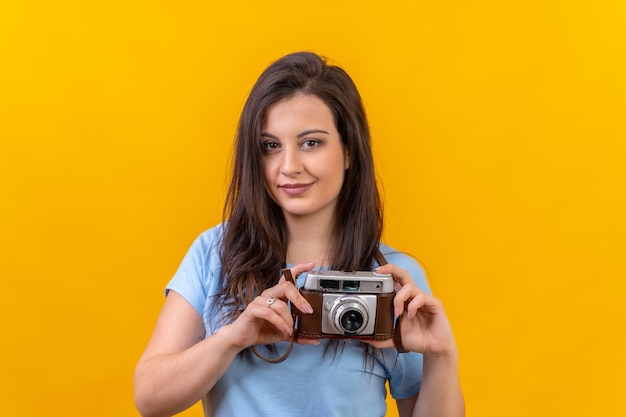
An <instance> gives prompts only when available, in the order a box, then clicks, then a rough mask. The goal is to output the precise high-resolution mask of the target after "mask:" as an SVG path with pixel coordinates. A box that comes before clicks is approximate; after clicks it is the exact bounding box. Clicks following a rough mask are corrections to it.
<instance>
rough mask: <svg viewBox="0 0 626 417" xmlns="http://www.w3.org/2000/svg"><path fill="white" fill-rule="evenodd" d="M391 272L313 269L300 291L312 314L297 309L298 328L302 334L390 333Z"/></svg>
mask: <svg viewBox="0 0 626 417" xmlns="http://www.w3.org/2000/svg"><path fill="white" fill-rule="evenodd" d="M394 288H395V286H394V281H393V278H392V277H391V274H378V273H376V272H368V271H355V272H343V271H312V272H309V273H308V274H307V277H306V279H305V282H304V285H303V287H302V288H301V289H300V293H301V294H302V296H303V297H304V298H306V300H307V301H308V302H309V304H311V306H312V307H313V314H303V313H301V312H299V311H298V312H297V316H298V324H297V330H298V334H299V336H302V337H305V338H313V339H319V338H336V337H339V338H362V339H375V340H386V339H390V338H392V337H393V323H394V317H393V298H394V296H395V294H396V293H395V289H394Z"/></svg>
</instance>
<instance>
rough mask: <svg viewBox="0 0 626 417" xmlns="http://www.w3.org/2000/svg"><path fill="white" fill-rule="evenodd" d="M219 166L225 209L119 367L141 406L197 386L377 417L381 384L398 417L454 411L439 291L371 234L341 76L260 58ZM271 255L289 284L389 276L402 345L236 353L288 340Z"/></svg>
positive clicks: (285, 296)
mask: <svg viewBox="0 0 626 417" xmlns="http://www.w3.org/2000/svg"><path fill="white" fill-rule="evenodd" d="M232 175H233V176H232V180H231V184H230V189H229V192H228V196H227V201H226V206H225V211H224V213H225V216H224V217H225V218H227V219H228V221H227V222H225V223H223V224H222V225H218V226H216V227H214V228H212V229H210V230H208V231H206V232H204V233H203V234H201V235H200V236H199V237H198V239H197V240H196V241H195V242H194V243H193V245H192V247H191V248H190V250H189V252H188V253H187V255H186V256H185V258H184V260H183V262H182V264H181V266H180V268H179V269H178V271H177V272H176V274H175V276H174V278H173V279H172V281H171V282H170V283H169V284H168V286H167V297H166V300H165V303H164V305H163V308H162V311H161V314H160V316H159V319H158V321H157V324H156V327H155V329H154V333H153V335H152V338H151V340H150V342H149V343H148V346H147V347H146V350H145V352H144V354H143V356H142V357H141V359H140V360H139V363H138V365H137V369H136V371H135V402H136V404H137V407H138V409H139V411H140V412H141V414H142V415H144V416H170V415H173V414H176V413H178V412H180V411H182V410H184V409H186V408H188V407H190V406H191V405H193V404H194V403H196V402H197V401H198V400H200V399H202V398H204V397H205V395H206V394H207V393H209V394H210V395H209V396H208V397H207V398H209V397H210V410H208V411H210V413H211V415H213V416H214V417H218V416H229V415H241V416H244V415H245V416H266V415H267V416H270V415H271V416H288V415H298V416H359V417H362V416H382V415H384V414H385V413H386V403H385V396H386V388H385V383H386V382H387V381H388V382H389V387H390V392H391V394H392V396H393V397H394V398H395V399H396V402H397V406H398V410H399V413H400V415H401V416H403V417H404V416H429V417H432V416H462V415H464V403H463V398H462V394H461V389H460V385H459V378H458V354H457V349H456V345H455V341H454V338H453V335H452V331H451V329H450V325H449V322H448V320H447V318H446V315H445V313H444V310H443V308H442V306H441V303H440V302H439V301H438V300H437V299H435V298H433V297H432V296H430V295H429V294H428V291H429V290H428V284H427V282H426V279H425V277H424V273H423V270H422V269H421V267H420V266H419V264H418V263H416V262H415V261H414V260H413V259H412V258H410V257H408V256H406V255H404V254H401V253H398V252H396V251H394V250H393V249H391V248H390V247H388V246H386V245H384V244H381V243H380V238H381V233H382V209H381V203H380V200H379V194H378V190H377V186H376V181H375V173H374V166H373V160H372V154H371V146H370V134H369V128H368V125H367V120H366V117H365V112H364V109H363V106H362V103H361V99H360V96H359V93H358V91H357V89H356V86H355V85H354V83H353V82H352V80H351V79H350V77H349V76H348V75H347V74H346V73H345V72H344V71H343V70H342V69H341V68H339V67H336V66H330V65H327V64H326V62H325V61H324V60H323V59H322V58H320V57H319V56H317V55H315V54H312V53H306V52H302V53H294V54H290V55H287V56H285V57H283V58H281V59H280V60H278V61H276V62H274V63H273V64H272V65H270V66H269V67H268V68H267V69H266V70H265V71H264V72H263V74H262V75H261V76H260V78H259V79H258V81H257V83H256V84H255V86H254V88H253V89H252V91H251V93H250V96H249V97H248V100H247V102H246V104H245V106H244V109H243V112H242V115H241V119H240V122H239V127H238V132H237V138H236V150H235V159H234V165H233V174H232ZM379 250H380V251H381V252H382V253H383V255H384V256H385V257H386V260H387V261H388V262H389V263H388V264H386V265H379V263H377V261H375V257H376V254H377V252H378V251H379ZM381 263H382V262H381ZM285 267H287V268H289V271H290V272H291V275H292V276H294V277H298V279H297V283H296V284H297V286H298V287H300V286H302V283H303V279H304V275H306V274H305V273H306V272H309V271H311V270H313V269H318V268H322V269H333V270H344V271H356V270H370V271H371V270H373V269H375V270H376V271H377V272H379V273H383V274H392V276H393V279H394V281H395V286H396V291H397V293H396V296H395V298H394V302H393V305H394V314H395V316H396V317H401V318H402V320H401V325H400V329H399V331H400V334H401V336H402V344H403V345H404V348H406V349H407V350H409V351H411V352H410V353H398V351H397V350H396V348H395V347H394V343H393V341H392V340H386V341H365V342H364V341H359V340H356V339H354V338H351V339H342V340H338V339H333V340H329V339H326V338H324V339H321V340H317V339H304V338H298V339H297V340H296V343H295V344H294V345H293V349H292V350H291V352H290V355H289V357H287V359H286V360H284V361H283V362H280V363H268V362H266V361H263V360H262V359H260V358H257V357H255V356H253V355H250V354H248V353H249V352H250V349H251V348H253V347H255V346H256V347H257V350H260V351H262V352H263V355H265V356H268V355H271V354H275V355H281V353H282V352H285V351H287V349H289V347H290V344H289V341H290V340H291V338H292V335H293V332H294V320H293V317H292V315H291V312H290V307H289V304H291V305H292V306H294V307H295V308H297V309H298V310H299V314H313V310H312V307H311V305H310V304H309V303H308V302H307V301H306V299H305V298H304V297H303V296H302V295H301V294H300V292H299V291H298V288H297V287H296V286H294V284H293V283H292V282H291V281H289V280H288V279H286V277H285V276H281V272H280V271H281V269H282V268H285ZM287 275H289V274H287ZM318 313H319V312H318ZM262 345H270V348H265V347H262Z"/></svg>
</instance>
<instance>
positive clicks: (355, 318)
mask: <svg viewBox="0 0 626 417" xmlns="http://www.w3.org/2000/svg"><path fill="white" fill-rule="evenodd" d="M328 316H329V319H330V320H331V321H332V322H334V325H335V329H336V330H337V332H338V333H339V334H344V335H357V334H360V333H361V332H362V331H363V330H364V329H365V328H366V327H367V323H368V320H369V314H368V309H367V306H366V305H365V304H364V303H363V302H362V301H361V300H360V299H359V297H353V296H344V297H340V298H338V299H336V300H335V301H334V302H333V305H332V307H331V308H330V311H329V314H328Z"/></svg>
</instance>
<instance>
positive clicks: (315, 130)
mask: <svg viewBox="0 0 626 417" xmlns="http://www.w3.org/2000/svg"><path fill="white" fill-rule="evenodd" d="M311 133H323V134H325V135H329V134H330V133H328V132H327V131H325V130H323V129H308V130H305V131H304V132H302V133H299V134H298V136H297V137H298V138H301V137H303V136H306V135H310V134H311ZM261 137H262V138H272V139H277V140H278V136H274V135H272V134H271V133H267V132H261Z"/></svg>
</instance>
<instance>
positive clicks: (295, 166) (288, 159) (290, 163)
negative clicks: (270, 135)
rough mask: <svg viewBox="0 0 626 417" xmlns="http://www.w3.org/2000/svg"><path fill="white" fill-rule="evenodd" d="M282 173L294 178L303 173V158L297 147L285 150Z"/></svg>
mask: <svg viewBox="0 0 626 417" xmlns="http://www.w3.org/2000/svg"><path fill="white" fill-rule="evenodd" d="M282 154H283V155H282V160H281V167H280V172H281V173H282V174H283V175H287V176H293V175H297V174H300V173H301V172H302V171H303V164H302V162H303V161H302V156H301V155H300V153H299V152H298V149H297V148H296V147H291V146H287V147H285V148H284V149H283V153H282Z"/></svg>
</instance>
